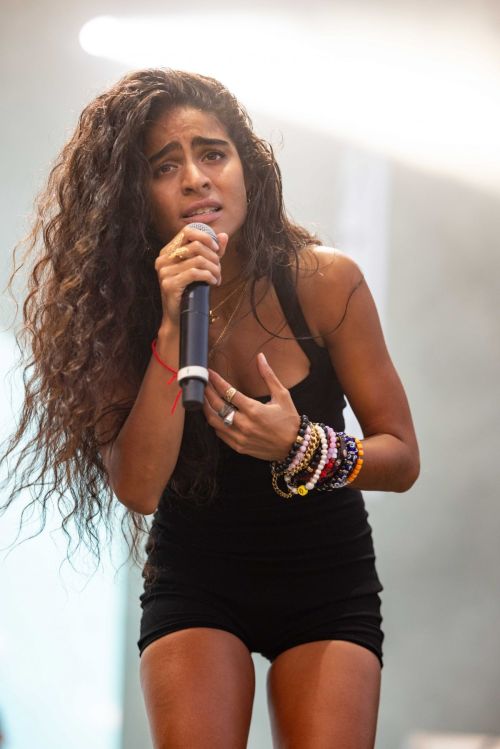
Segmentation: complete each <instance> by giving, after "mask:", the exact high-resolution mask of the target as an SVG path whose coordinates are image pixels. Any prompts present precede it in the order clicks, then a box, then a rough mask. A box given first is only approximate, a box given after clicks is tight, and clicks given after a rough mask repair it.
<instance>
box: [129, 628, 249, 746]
mask: <svg viewBox="0 0 500 749" xmlns="http://www.w3.org/2000/svg"><path fill="white" fill-rule="evenodd" d="M141 685H142V690H143V694H144V700H145V703H146V710H147V713H148V719H149V725H150V729H151V735H152V737H153V745H154V747H155V749H186V747H189V749H245V747H246V744H247V738H248V732H249V728H250V719H251V717H252V705H253V696H254V688H255V672H254V666H253V661H252V657H251V655H250V653H249V651H248V648H247V647H246V645H244V644H243V643H242V641H241V640H240V639H239V638H238V637H236V635H233V634H231V633H230V632H225V631H223V630H220V629H213V628H209V627H192V628H189V629H183V630H180V631H178V632H172V633H171V634H168V635H165V636H164V637H161V638H160V639H158V640H155V641H154V642H152V643H151V644H150V645H148V647H147V648H146V649H145V650H144V652H143V654H142V657H141Z"/></svg>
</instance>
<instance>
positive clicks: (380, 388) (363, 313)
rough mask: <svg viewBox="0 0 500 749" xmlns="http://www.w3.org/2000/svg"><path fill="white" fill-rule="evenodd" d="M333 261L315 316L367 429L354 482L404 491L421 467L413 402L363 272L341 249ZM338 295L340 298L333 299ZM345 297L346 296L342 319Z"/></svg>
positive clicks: (317, 290)
mask: <svg viewBox="0 0 500 749" xmlns="http://www.w3.org/2000/svg"><path fill="white" fill-rule="evenodd" d="M330 259H331V262H329V263H328V264H326V265H325V266H324V267H323V269H322V275H321V277H320V278H319V279H318V282H317V283H316V284H315V287H316V288H315V316H316V319H317V322H318V330H319V332H320V334H321V336H322V338H323V340H324V342H325V345H326V347H327V348H328V352H329V354H330V358H331V361H332V364H333V367H334V369H335V372H336V373H337V376H338V378H339V381H340V383H341V385H342V389H343V391H344V393H345V395H346V397H347V400H348V401H349V404H350V405H351V407H352V409H353V411H354V413H355V415H356V418H357V419H358V421H359V424H360V426H361V429H362V431H363V448H364V453H365V454H364V463H363V468H362V470H361V472H360V474H359V476H358V477H357V478H356V479H355V481H354V482H353V483H352V484H351V486H353V487H357V488H359V489H368V490H369V489H372V490H381V491H393V492H404V491H407V490H408V489H409V488H410V487H411V486H412V485H413V483H414V482H415V481H416V479H417V477H418V474H419V467H420V464H419V452H418V445H417V439H416V436H415V430H414V427H413V422H412V417H411V413H410V409H409V406H408V400H407V398H406V394H405V391H404V389H403V386H402V384H401V381H400V379H399V377H398V374H397V372H396V369H395V368H394V365H393V363H392V361H391V358H390V356H389V353H388V351H387V347H386V344H385V340H384V336H383V333H382V328H381V325H380V320H379V316H378V314H377V310H376V307H375V304H374V301H373V298H372V295H371V293H370V290H369V288H368V286H367V284H366V281H365V280H364V278H363V276H362V274H361V271H360V270H359V268H358V266H357V265H356V264H355V263H354V262H353V261H352V260H350V259H349V258H348V257H346V256H344V255H341V254H339V253H334V256H333V258H332V256H331V255H330ZM332 297H333V298H336V299H337V301H336V302H333V301H332ZM339 299H341V300H343V301H342V305H343V307H344V308H343V310H342V317H339V311H338V300H339ZM332 307H335V313H334V314H333V315H332V314H330V312H331V311H333V310H332ZM339 319H341V322H340V323H339V324H338V325H337V326H335V327H333V326H332V321H333V320H339ZM356 436H357V435H356Z"/></svg>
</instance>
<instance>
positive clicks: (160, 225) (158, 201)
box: [151, 193, 176, 241]
mask: <svg viewBox="0 0 500 749" xmlns="http://www.w3.org/2000/svg"><path fill="white" fill-rule="evenodd" d="M169 205H170V201H168V200H166V199H165V197H164V196H161V195H158V194H155V193H153V194H152V195H151V214H152V217H153V228H154V229H155V231H156V233H157V234H158V235H159V238H160V239H161V240H163V241H168V240H169V239H171V237H172V236H173V235H174V234H175V233H176V232H175V230H176V227H175V225H174V221H173V217H172V212H171V209H170V210H169Z"/></svg>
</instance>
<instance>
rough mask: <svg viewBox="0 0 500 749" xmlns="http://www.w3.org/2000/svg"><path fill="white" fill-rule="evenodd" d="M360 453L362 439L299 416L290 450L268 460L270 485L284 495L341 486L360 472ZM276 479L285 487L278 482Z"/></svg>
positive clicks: (303, 493)
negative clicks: (284, 455) (273, 459)
mask: <svg viewBox="0 0 500 749" xmlns="http://www.w3.org/2000/svg"><path fill="white" fill-rule="evenodd" d="M299 437H301V438H302V440H300V439H299ZM363 454H364V451H363V445H362V442H361V440H359V439H357V438H356V437H351V436H349V435H347V434H345V432H337V433H336V432H335V431H334V430H333V429H332V428H331V427H329V426H326V425H325V424H320V423H318V424H316V423H313V424H311V422H310V421H309V419H308V418H307V417H306V416H302V417H301V422H300V429H299V434H298V435H297V438H296V440H295V441H294V443H293V445H292V448H291V449H290V452H289V454H288V455H287V457H286V458H285V459H284V460H283V461H280V462H277V461H275V462H273V463H271V474H272V486H273V489H274V490H275V492H276V493H277V494H279V495H280V496H282V497H284V498H287V499H289V498H291V497H292V496H294V495H296V494H299V495H301V496H305V495H306V494H308V493H309V492H310V491H312V490H313V489H318V490H320V491H321V490H322V491H328V490H331V489H340V488H342V487H344V486H346V484H349V483H352V482H353V481H354V480H355V479H356V478H357V476H358V475H359V472H360V471H361V468H362V466H363ZM279 479H282V480H283V481H284V484H285V487H286V489H284V488H281V487H280V486H279V483H278V482H279Z"/></svg>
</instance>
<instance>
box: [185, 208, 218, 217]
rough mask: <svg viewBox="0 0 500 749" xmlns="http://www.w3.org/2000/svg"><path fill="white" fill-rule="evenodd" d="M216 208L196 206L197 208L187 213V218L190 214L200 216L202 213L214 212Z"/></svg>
mask: <svg viewBox="0 0 500 749" xmlns="http://www.w3.org/2000/svg"><path fill="white" fill-rule="evenodd" d="M218 210H219V209H218V208H198V210H196V211H192V213H190V214H189V215H188V218H189V217H191V216H200V215H201V214H202V213H215V212H216V211H218Z"/></svg>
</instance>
